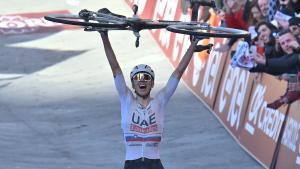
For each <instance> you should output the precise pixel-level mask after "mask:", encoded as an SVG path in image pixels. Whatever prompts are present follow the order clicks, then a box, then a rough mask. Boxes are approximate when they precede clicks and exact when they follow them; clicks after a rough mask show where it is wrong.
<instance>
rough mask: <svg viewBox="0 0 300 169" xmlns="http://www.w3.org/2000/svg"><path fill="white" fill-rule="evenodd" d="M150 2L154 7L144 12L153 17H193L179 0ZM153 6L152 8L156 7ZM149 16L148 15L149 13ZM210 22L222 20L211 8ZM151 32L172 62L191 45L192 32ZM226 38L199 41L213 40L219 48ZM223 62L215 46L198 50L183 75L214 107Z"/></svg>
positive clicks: (161, 30) (189, 84) (185, 18)
mask: <svg viewBox="0 0 300 169" xmlns="http://www.w3.org/2000/svg"><path fill="white" fill-rule="evenodd" d="M151 2H152V3H151V4H150V6H151V8H148V6H147V8H146V11H145V12H150V13H151V14H152V16H151V18H152V19H155V20H180V21H190V19H191V17H190V11H189V12H188V13H187V14H183V13H182V12H181V8H180V3H178V2H177V0H169V1H166V0H163V1H156V3H153V2H154V1H151ZM147 5H148V4H147ZM151 9H153V11H152V10H151ZM201 9H202V8H201ZM150 10H151V11H150ZM143 15H146V14H144V13H142V17H143ZM147 16H149V13H148V14H147ZM208 22H209V23H210V24H211V25H212V26H217V25H219V24H220V18H217V17H216V15H215V14H214V13H213V12H212V13H211V18H210V20H208ZM151 33H152V35H153V36H154V38H155V40H156V41H157V42H158V44H159V45H160V47H161V48H162V49H163V51H164V53H165V54H166V56H167V57H168V59H169V60H170V62H171V63H172V64H173V65H174V66H176V65H177V64H178V63H179V61H180V60H181V58H182V57H183V55H184V54H185V52H186V50H187V48H188V46H189V45H190V36H188V35H183V34H178V33H171V32H169V31H167V30H166V29H156V30H151ZM226 40H227V39H224V38H223V39H221V38H210V39H209V40H208V39H204V40H202V41H200V42H199V44H202V45H207V44H209V43H211V44H214V48H217V47H219V46H220V45H221V44H225V43H226ZM214 48H213V49H214ZM224 63H225V57H224V56H223V55H222V54H221V53H219V52H216V51H214V50H212V52H211V54H210V55H209V54H208V53H207V52H206V51H203V52H201V53H195V54H194V57H193V60H192V61H191V63H190V65H189V66H188V68H187V70H186V72H185V74H184V75H183V80H184V81H185V82H186V84H187V85H188V86H189V88H191V90H192V91H193V92H195V93H196V95H197V96H199V97H201V99H203V100H205V102H206V103H207V104H208V105H209V106H210V107H213V103H214V100H215V96H216V92H217V88H218V84H219V81H220V79H221V78H220V77H221V74H222V73H221V72H222V70H223V66H224Z"/></svg>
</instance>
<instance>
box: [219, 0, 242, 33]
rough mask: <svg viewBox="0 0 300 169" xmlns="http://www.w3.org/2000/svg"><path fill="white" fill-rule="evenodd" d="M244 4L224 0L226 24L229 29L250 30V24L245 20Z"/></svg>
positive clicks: (232, 0)
mask: <svg viewBox="0 0 300 169" xmlns="http://www.w3.org/2000/svg"><path fill="white" fill-rule="evenodd" d="M243 6H244V3H242V2H241V1H238V0H224V8H225V16H224V22H225V25H226V26H227V27H230V28H236V29H243V30H248V23H247V22H246V21H245V20H244V17H243V16H244V9H243Z"/></svg>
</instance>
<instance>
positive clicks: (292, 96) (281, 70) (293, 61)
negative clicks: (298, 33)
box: [250, 30, 300, 109]
mask: <svg viewBox="0 0 300 169" xmlns="http://www.w3.org/2000/svg"><path fill="white" fill-rule="evenodd" d="M278 42H279V44H280V47H281V50H282V51H283V52H284V53H285V55H284V56H282V57H280V58H273V59H261V58H255V59H256V61H257V62H258V63H259V64H258V66H257V67H255V68H253V69H250V72H266V73H269V74H272V75H282V76H281V78H282V79H284V80H287V81H288V87H287V90H286V92H285V94H284V95H283V96H281V97H280V98H279V99H277V100H275V101H274V102H272V103H270V104H268V105H267V107H269V108H272V109H278V108H279V107H280V106H282V105H283V104H291V103H293V102H294V101H296V100H298V99H300V90H298V89H299V88H298V87H299V83H300V82H299V81H300V78H299V73H300V55H299V53H300V43H299V42H298V41H297V39H296V38H295V36H294V35H293V34H292V33H291V32H289V31H288V30H284V31H281V32H280V33H279V38H278ZM297 72H298V76H297V75H296V74H297ZM286 73H287V74H292V75H293V76H292V77H293V78H291V77H290V76H286Z"/></svg>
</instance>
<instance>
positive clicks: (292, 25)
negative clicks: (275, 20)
mask: <svg viewBox="0 0 300 169" xmlns="http://www.w3.org/2000/svg"><path fill="white" fill-rule="evenodd" d="M289 30H290V31H291V32H292V34H293V35H294V36H295V37H296V38H300V18H298V17H293V18H291V19H290V20H289Z"/></svg>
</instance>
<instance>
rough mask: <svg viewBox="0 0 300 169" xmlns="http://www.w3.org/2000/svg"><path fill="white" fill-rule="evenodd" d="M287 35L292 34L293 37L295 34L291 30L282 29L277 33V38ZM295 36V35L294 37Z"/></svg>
mask: <svg viewBox="0 0 300 169" xmlns="http://www.w3.org/2000/svg"><path fill="white" fill-rule="evenodd" d="M287 33H290V34H291V35H293V33H292V32H291V31H290V30H289V29H282V30H280V31H279V32H278V33H277V37H279V36H282V35H285V34H287ZM293 36H294V35H293Z"/></svg>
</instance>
